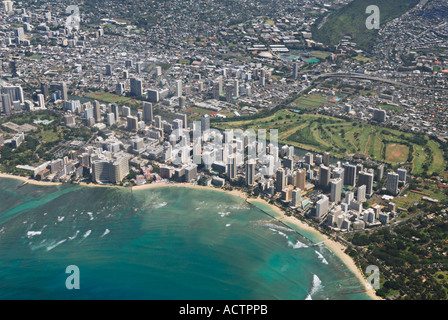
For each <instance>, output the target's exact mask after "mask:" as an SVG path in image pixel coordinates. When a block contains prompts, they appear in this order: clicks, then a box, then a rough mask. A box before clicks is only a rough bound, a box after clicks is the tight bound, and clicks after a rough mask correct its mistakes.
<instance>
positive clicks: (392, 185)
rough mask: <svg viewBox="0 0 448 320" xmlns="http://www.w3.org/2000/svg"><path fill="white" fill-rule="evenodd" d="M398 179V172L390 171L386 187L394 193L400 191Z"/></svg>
mask: <svg viewBox="0 0 448 320" xmlns="http://www.w3.org/2000/svg"><path fill="white" fill-rule="evenodd" d="M398 181H399V176H398V173H395V172H389V173H388V174H387V181H386V189H387V191H388V192H390V193H391V194H393V195H397V194H398V192H399V189H398Z"/></svg>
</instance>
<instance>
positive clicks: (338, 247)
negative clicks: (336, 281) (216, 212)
mask: <svg viewBox="0 0 448 320" xmlns="http://www.w3.org/2000/svg"><path fill="white" fill-rule="evenodd" d="M247 201H248V202H259V203H263V204H265V205H268V206H269V207H270V208H271V209H272V210H274V211H275V212H276V213H278V214H279V215H280V216H281V221H287V222H289V223H291V224H293V225H295V226H297V227H298V228H299V230H300V229H302V230H306V231H308V232H310V233H312V234H314V235H317V236H319V237H321V238H323V241H322V242H323V244H325V245H326V246H327V248H328V249H330V250H331V251H332V252H333V253H334V254H335V255H336V256H338V258H339V259H340V260H341V261H342V262H343V263H344V264H345V265H346V266H347V268H349V269H350V271H352V272H353V273H354V275H355V276H356V277H357V278H358V280H359V281H360V282H361V283H362V284H363V286H364V288H365V292H366V294H367V295H368V296H369V297H371V298H372V299H374V300H381V298H380V297H378V296H377V295H376V291H375V289H373V288H369V287H368V286H367V280H366V278H365V277H364V275H363V273H362V272H361V270H360V269H359V268H358V267H357V265H356V264H355V262H354V261H353V259H352V258H351V257H350V256H349V255H348V254H346V253H345V250H346V249H347V247H346V246H345V245H343V244H342V243H340V242H337V241H335V240H333V239H330V238H329V237H328V236H327V235H325V234H323V233H321V232H320V231H318V230H316V229H315V228H314V227H312V226H310V225H309V224H307V223H305V222H303V221H301V220H299V219H297V218H296V217H293V216H287V215H286V214H285V213H284V212H283V210H282V209H280V208H279V207H277V206H276V205H273V204H270V203H268V202H267V201H266V200H263V199H260V198H257V199H248V200H247Z"/></svg>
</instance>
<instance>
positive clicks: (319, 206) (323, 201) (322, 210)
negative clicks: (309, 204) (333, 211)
mask: <svg viewBox="0 0 448 320" xmlns="http://www.w3.org/2000/svg"><path fill="white" fill-rule="evenodd" d="M328 205H329V201H328V197H327V196H324V195H321V196H320V200H319V201H317V203H316V216H317V217H319V218H321V217H322V216H324V215H325V214H327V213H328Z"/></svg>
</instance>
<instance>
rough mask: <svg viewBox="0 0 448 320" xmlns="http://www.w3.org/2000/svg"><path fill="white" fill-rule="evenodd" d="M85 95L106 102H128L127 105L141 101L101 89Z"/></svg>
mask: <svg viewBox="0 0 448 320" xmlns="http://www.w3.org/2000/svg"><path fill="white" fill-rule="evenodd" d="M86 97H87V98H90V99H95V100H98V101H103V102H107V103H117V104H128V105H137V104H140V103H141V102H140V101H138V100H135V99H132V98H129V97H123V96H119V95H116V94H113V93H110V92H101V91H98V92H91V93H89V94H88V95H86Z"/></svg>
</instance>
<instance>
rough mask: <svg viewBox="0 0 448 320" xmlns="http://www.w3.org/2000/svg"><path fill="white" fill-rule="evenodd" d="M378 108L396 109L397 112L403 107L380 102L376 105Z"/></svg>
mask: <svg viewBox="0 0 448 320" xmlns="http://www.w3.org/2000/svg"><path fill="white" fill-rule="evenodd" d="M378 107H379V108H382V109H385V110H391V111H397V112H403V109H401V108H400V107H397V106H392V105H390V104H380V105H378Z"/></svg>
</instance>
